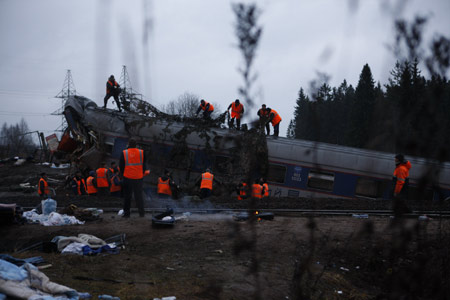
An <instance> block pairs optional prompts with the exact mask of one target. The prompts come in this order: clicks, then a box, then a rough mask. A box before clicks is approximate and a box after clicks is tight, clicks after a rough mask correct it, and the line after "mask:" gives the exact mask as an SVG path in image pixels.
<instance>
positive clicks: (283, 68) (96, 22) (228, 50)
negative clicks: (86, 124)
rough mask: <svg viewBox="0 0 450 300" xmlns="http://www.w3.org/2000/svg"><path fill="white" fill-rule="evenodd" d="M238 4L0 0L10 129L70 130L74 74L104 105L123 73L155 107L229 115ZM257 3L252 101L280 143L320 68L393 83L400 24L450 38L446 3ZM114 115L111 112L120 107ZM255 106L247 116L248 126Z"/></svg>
mask: <svg viewBox="0 0 450 300" xmlns="http://www.w3.org/2000/svg"><path fill="white" fill-rule="evenodd" d="M232 2H233V3H235V2H236V1H228V0H226V1H225V0H220V1H219V0H217V1H212V0H189V1H186V0H154V1H142V0H126V1H125V0H124V1H119V0H115V1H107V0H103V1H100V0H98V1H92V0H77V1H70V2H69V1H61V0H40V1H25V0H0V40H1V46H0V71H1V72H0V101H1V103H2V107H1V109H0V120H1V123H2V124H3V123H4V122H7V123H8V124H14V123H17V122H19V121H20V118H21V117H22V116H23V117H25V119H26V121H27V122H28V124H29V126H30V129H31V130H39V131H44V133H45V134H46V135H49V134H50V133H53V131H54V130H55V129H56V128H57V127H58V126H59V124H60V122H61V117H56V116H51V115H50V113H52V112H54V111H56V110H57V109H58V108H59V107H60V106H61V102H60V100H59V99H55V98H53V97H54V96H55V95H56V94H58V92H59V91H60V90H61V88H62V85H63V82H64V78H65V75H66V70H67V69H70V70H71V71H72V76H73V79H74V83H75V87H76V90H77V93H78V94H81V95H83V96H86V97H88V98H90V99H92V100H94V101H95V102H96V103H97V104H99V105H102V104H103V97H104V94H105V82H106V80H107V78H108V76H109V75H110V74H114V75H115V76H116V78H117V79H118V78H119V77H120V72H121V69H122V65H126V66H127V68H128V72H129V75H130V79H131V83H132V85H133V88H134V89H135V90H137V91H139V92H141V93H143V94H144V96H145V99H146V100H148V101H149V102H150V103H152V104H154V105H155V106H157V107H161V105H163V104H165V103H167V102H169V101H171V100H175V99H176V98H177V97H178V96H179V95H181V94H183V93H184V92H189V93H193V94H196V95H198V96H199V97H201V98H204V99H206V100H207V101H209V102H213V103H217V104H219V106H220V108H221V110H222V111H224V110H225V109H226V108H227V107H228V105H229V104H230V103H231V102H232V101H233V100H234V99H236V98H238V97H239V95H238V94H237V89H238V87H239V86H240V85H241V84H242V78H241V76H240V74H239V73H238V71H237V68H238V67H239V66H240V65H241V62H242V60H241V54H240V53H239V50H238V49H237V48H236V42H237V41H236V37H235V35H234V23H235V16H234V14H233V12H232V9H231V3H232ZM244 2H250V1H244ZM256 3H257V5H258V6H259V8H260V9H261V11H262V14H261V17H260V22H259V24H260V25H261V26H262V27H263V34H262V38H261V41H260V45H259V47H258V50H257V57H256V60H255V65H254V71H256V72H257V73H258V75H259V77H258V79H257V81H256V83H255V85H254V88H253V94H255V95H256V101H257V104H258V106H259V105H260V104H261V103H266V104H267V105H268V106H269V107H272V108H274V109H276V110H277V111H278V112H279V113H280V115H281V117H282V118H283V121H282V123H281V127H280V133H281V135H282V136H285V133H286V129H287V126H288V124H289V121H290V119H292V118H293V110H294V106H295V101H296V98H297V94H298V91H299V89H300V87H303V88H304V89H305V90H306V91H308V87H309V82H310V81H311V80H313V79H315V78H316V77H317V75H316V74H317V72H324V73H327V74H329V75H330V76H331V79H330V82H329V83H330V85H332V86H337V85H339V84H340V83H341V82H342V81H343V80H344V79H346V80H347V82H348V83H350V84H352V85H353V86H356V84H357V82H358V78H359V74H360V72H361V70H362V67H363V65H364V64H366V63H368V64H369V66H370V67H371V69H372V73H373V76H374V79H375V80H376V81H380V82H381V84H385V83H386V82H387V78H388V77H389V72H390V70H391V69H392V67H393V65H394V63H395V58H394V56H393V54H392V53H391V52H390V51H389V50H388V49H387V47H386V46H387V45H388V44H392V43H393V41H394V37H393V33H394V31H393V21H394V18H395V17H404V18H406V19H407V20H412V19H413V17H414V16H415V15H416V14H418V13H419V14H421V15H424V16H428V17H429V22H428V24H427V26H426V30H425V33H426V34H428V35H427V37H428V40H427V41H429V38H430V37H431V36H432V35H433V34H434V33H439V34H443V35H445V36H446V37H449V36H450V18H449V17H448V16H449V15H450V1H448V0H442V1H438V0H427V1H421V0H415V1H412V0H411V1H387V0H384V1H375V0H365V1H356V0H354V1H347V0H315V1H312V0H311V1H299V0H264V1H256ZM399 3H400V4H405V5H400V7H402V9H397V7H398V6H399V5H398V4H399ZM351 4H356V5H351ZM145 20H150V21H151V22H147V23H145ZM144 24H149V25H148V26H144ZM145 29H146V30H147V31H145ZM144 32H148V35H147V37H148V40H147V41H148V43H145V42H144V40H145V39H144V37H145V34H144ZM427 41H426V43H427ZM422 69H423V70H424V69H425V68H422ZM424 75H427V74H426V72H425V70H424ZM241 101H243V103H244V105H245V99H241ZM108 107H111V108H113V107H114V105H113V104H112V103H111V101H110V103H109V104H108ZM256 109H257V108H256V107H255V108H254V109H253V110H250V109H247V112H248V113H249V114H250V115H251V118H253V116H255V115H256ZM249 120H250V116H246V117H245V118H244V120H243V122H244V123H245V122H247V121H249Z"/></svg>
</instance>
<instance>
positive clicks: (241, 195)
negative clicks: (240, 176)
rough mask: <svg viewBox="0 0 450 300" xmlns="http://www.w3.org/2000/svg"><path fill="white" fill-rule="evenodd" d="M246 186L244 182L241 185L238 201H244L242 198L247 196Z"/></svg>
mask: <svg viewBox="0 0 450 300" xmlns="http://www.w3.org/2000/svg"><path fill="white" fill-rule="evenodd" d="M246 189H247V184H246V183H245V182H243V183H242V190H240V191H239V195H238V197H237V198H238V200H244V198H243V196H246V195H247V190H246Z"/></svg>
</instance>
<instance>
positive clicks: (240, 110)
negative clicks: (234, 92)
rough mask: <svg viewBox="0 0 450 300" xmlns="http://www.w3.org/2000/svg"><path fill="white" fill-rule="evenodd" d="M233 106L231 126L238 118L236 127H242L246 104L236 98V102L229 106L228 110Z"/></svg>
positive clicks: (238, 128)
mask: <svg viewBox="0 0 450 300" xmlns="http://www.w3.org/2000/svg"><path fill="white" fill-rule="evenodd" d="M230 108H231V120H230V123H229V126H230V128H232V127H233V126H234V119H236V128H237V130H240V129H241V118H242V115H243V114H244V105H243V104H242V103H240V102H239V99H236V100H235V101H234V102H232V103H231V104H230V106H228V108H227V111H229V110H230Z"/></svg>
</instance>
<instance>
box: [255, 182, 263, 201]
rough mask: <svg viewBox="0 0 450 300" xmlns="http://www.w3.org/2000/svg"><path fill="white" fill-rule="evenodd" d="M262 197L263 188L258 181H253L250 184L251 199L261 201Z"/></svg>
mask: <svg viewBox="0 0 450 300" xmlns="http://www.w3.org/2000/svg"><path fill="white" fill-rule="evenodd" d="M263 195H264V188H263V186H262V185H260V184H259V179H255V182H254V183H253V184H252V198H255V199H262V197H263Z"/></svg>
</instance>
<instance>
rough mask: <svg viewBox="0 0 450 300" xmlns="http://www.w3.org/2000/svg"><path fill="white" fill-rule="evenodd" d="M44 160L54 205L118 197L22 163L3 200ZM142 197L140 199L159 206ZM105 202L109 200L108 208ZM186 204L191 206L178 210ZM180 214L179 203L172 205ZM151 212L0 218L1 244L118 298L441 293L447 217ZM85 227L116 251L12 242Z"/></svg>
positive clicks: (449, 244)
mask: <svg viewBox="0 0 450 300" xmlns="http://www.w3.org/2000/svg"><path fill="white" fill-rule="evenodd" d="M42 169H45V171H46V172H47V173H48V174H49V177H50V178H53V179H56V180H60V182H59V183H57V182H55V183H54V184H55V186H58V189H57V195H56V196H55V197H53V198H54V199H56V200H57V202H58V208H62V207H64V206H67V205H69V204H75V205H77V206H78V207H104V208H107V207H109V208H118V207H120V206H121V204H122V202H121V199H115V198H111V197H107V198H97V197H90V198H89V197H74V196H71V195H68V196H67V194H68V193H70V191H66V190H65V189H64V188H62V186H61V182H62V180H63V178H64V175H65V173H67V172H68V171H67V170H63V169H51V168H49V167H48V166H47V167H46V166H36V165H35V164H31V163H29V164H25V165H23V166H17V167H15V166H11V165H10V164H6V165H2V166H0V197H1V201H0V202H1V203H18V204H20V205H22V206H24V207H33V206H35V205H37V203H39V199H38V197H36V196H35V194H34V192H31V191H27V190H26V189H23V188H20V187H19V186H18V185H19V183H23V182H27V181H31V182H33V183H34V184H36V182H37V179H38V174H39V173H40V171H42ZM234 199H235V197H234V196H233V197H221V198H212V199H211V200H210V201H209V202H207V203H205V202H198V201H195V198H194V199H192V198H190V200H191V201H183V200H176V201H173V202H170V203H169V205H170V206H172V207H173V206H177V207H176V208H177V209H179V210H180V211H181V207H183V206H186V205H191V207H192V208H199V207H207V208H214V207H216V208H219V207H221V208H223V207H230V208H245V207H248V202H245V201H243V202H242V201H241V202H239V203H237V201H236V200H234ZM167 204H168V203H167V202H159V201H156V199H154V198H152V199H151V200H150V199H149V201H148V202H147V203H146V206H147V207H156V208H164V207H165V205H167ZM412 205H414V208H424V209H433V208H441V209H446V210H448V209H447V207H446V205H447V204H442V203H429V204H423V203H412ZM257 206H258V208H264V209H266V210H270V209H274V210H275V209H278V208H287V207H290V208H294V207H296V208H309V209H387V208H389V207H390V203H389V202H388V201H382V200H378V201H369V200H359V201H348V200H331V199H301V200H298V199H295V200H294V199H268V200H265V201H263V202H261V203H258V204H257ZM113 211H114V210H113ZM187 211H189V208H188V209H187ZM175 216H177V217H181V216H182V215H181V212H180V213H177V214H175ZM151 217H152V212H151V211H148V213H147V215H146V217H145V218H139V217H138V216H137V214H136V213H133V214H132V216H131V218H130V219H123V218H121V217H119V216H117V214H116V212H115V211H114V212H108V213H105V214H103V215H102V217H101V219H99V220H95V221H88V222H86V223H85V224H84V225H76V226H75V225H74V226H58V227H44V226H41V225H36V224H25V225H18V224H15V225H9V226H3V227H1V229H0V241H1V242H0V252H1V253H7V254H10V255H13V256H15V257H18V258H26V257H32V256H42V257H43V258H44V259H45V260H46V262H47V264H51V267H49V268H46V269H43V270H42V271H43V272H44V273H45V274H46V275H47V276H48V277H49V278H50V279H51V280H52V281H54V282H57V283H59V284H63V285H66V286H69V287H71V288H74V289H76V290H77V291H79V292H88V293H90V294H91V295H93V296H94V298H96V296H98V295H100V294H109V295H113V296H117V297H120V298H121V299H153V298H155V297H165V296H176V297H177V299H450V283H449V278H450V274H449V272H450V271H449V270H450V263H449V260H450V236H449V233H450V230H449V229H450V221H449V220H448V219H440V218H434V219H431V220H428V221H419V220H418V219H417V217H411V218H406V217H405V218H397V219H393V218H390V217H389V216H385V217H375V216H369V218H368V219H357V218H352V217H351V216H348V215H346V216H338V217H324V216H322V217H314V218H312V217H311V218H310V217H294V216H287V215H281V214H277V213H275V217H274V219H273V220H257V219H251V220H249V221H236V220H234V218H233V213H214V214H205V213H201V214H197V213H193V214H190V215H185V216H184V217H182V218H181V219H180V220H178V221H177V222H176V223H175V225H174V226H173V227H171V228H157V227H152V222H151ZM79 233H88V234H92V235H95V236H97V237H99V238H102V239H106V238H108V237H111V236H115V235H119V234H125V235H126V245H125V247H124V249H121V250H120V253H119V254H107V255H98V256H78V255H62V254H60V253H46V252H44V251H42V249H40V248H37V249H33V250H28V251H25V252H21V253H17V252H18V251H20V250H21V249H23V248H25V247H27V246H29V245H33V244H36V243H37V242H41V241H43V242H46V241H50V240H51V239H52V238H53V237H55V236H58V235H63V236H72V235H77V234H79Z"/></svg>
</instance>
